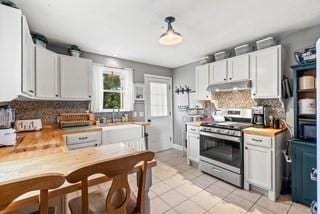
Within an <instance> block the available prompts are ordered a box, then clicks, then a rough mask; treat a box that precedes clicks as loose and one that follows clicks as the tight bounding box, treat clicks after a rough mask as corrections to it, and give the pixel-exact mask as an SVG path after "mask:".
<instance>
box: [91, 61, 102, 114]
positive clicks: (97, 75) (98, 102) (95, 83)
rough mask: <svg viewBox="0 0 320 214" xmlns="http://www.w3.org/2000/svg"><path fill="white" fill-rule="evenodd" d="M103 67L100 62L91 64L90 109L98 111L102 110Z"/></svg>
mask: <svg viewBox="0 0 320 214" xmlns="http://www.w3.org/2000/svg"><path fill="white" fill-rule="evenodd" d="M104 69H105V67H104V66H103V65H100V64H93V71H92V72H93V74H92V101H91V111H92V112H100V111H101V110H102V96H103V94H102V87H103V84H102V74H103V71H104Z"/></svg>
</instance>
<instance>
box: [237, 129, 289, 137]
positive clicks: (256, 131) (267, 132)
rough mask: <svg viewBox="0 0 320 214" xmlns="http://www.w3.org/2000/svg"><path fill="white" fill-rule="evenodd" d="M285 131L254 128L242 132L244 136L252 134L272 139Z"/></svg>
mask: <svg viewBox="0 0 320 214" xmlns="http://www.w3.org/2000/svg"><path fill="white" fill-rule="evenodd" d="M286 130H287V129H286V128H285V129H272V128H255V127H250V128H246V129H244V130H243V132H244V133H245V134H252V135H260V136H267V137H273V136H276V135H277V134H280V133H282V132H284V131H286Z"/></svg>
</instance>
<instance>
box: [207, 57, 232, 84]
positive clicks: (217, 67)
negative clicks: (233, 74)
mask: <svg viewBox="0 0 320 214" xmlns="http://www.w3.org/2000/svg"><path fill="white" fill-rule="evenodd" d="M227 71H228V63H227V60H221V61H216V62H213V63H210V84H214V83H223V82H225V81H227V78H228V75H227Z"/></svg>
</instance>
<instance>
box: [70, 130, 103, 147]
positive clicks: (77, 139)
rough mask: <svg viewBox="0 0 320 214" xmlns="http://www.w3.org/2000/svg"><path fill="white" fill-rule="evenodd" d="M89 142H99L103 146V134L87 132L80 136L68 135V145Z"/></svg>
mask: <svg viewBox="0 0 320 214" xmlns="http://www.w3.org/2000/svg"><path fill="white" fill-rule="evenodd" d="M87 142H97V143H98V144H101V133H100V132H86V133H79V134H72V135H66V143H67V145H73V144H81V143H87Z"/></svg>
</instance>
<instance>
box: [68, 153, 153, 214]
mask: <svg viewBox="0 0 320 214" xmlns="http://www.w3.org/2000/svg"><path fill="white" fill-rule="evenodd" d="M153 158H154V153H153V152H149V151H146V152H136V153H134V154H130V155H126V156H121V157H118V158H115V159H109V160H106V161H100V162H97V163H94V164H91V165H89V166H84V167H82V168H80V169H77V170H75V171H73V172H71V173H70V174H69V175H68V176H67V177H66V179H67V181H68V182H69V183H77V182H81V193H82V195H81V197H78V198H75V199H72V200H70V201H69V208H70V210H71V213H72V214H78V213H82V214H88V213H106V212H107V213H111V214H114V213H115V214H123V213H142V214H143V213H144V208H145V204H144V201H145V184H146V175H147V168H148V165H147V164H148V161H151V160H153ZM140 162H141V163H142V164H141V167H140V168H139V170H140V176H139V177H140V180H139V181H140V182H139V184H138V195H137V197H136V196H135V194H134V193H133V192H132V191H131V189H130V186H129V183H128V174H129V173H130V172H131V171H132V170H133V169H134V167H135V166H136V165H137V164H138V163H140ZM94 174H103V175H106V176H107V177H109V178H112V184H111V187H110V189H109V191H108V193H107V196H106V197H105V195H104V196H103V197H98V198H96V199H95V200H90V201H91V202H92V203H89V194H88V177H89V176H92V175H94ZM91 196H93V194H90V197H91ZM100 196H101V195H100ZM89 204H90V205H89ZM102 209H103V210H102Z"/></svg>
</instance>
